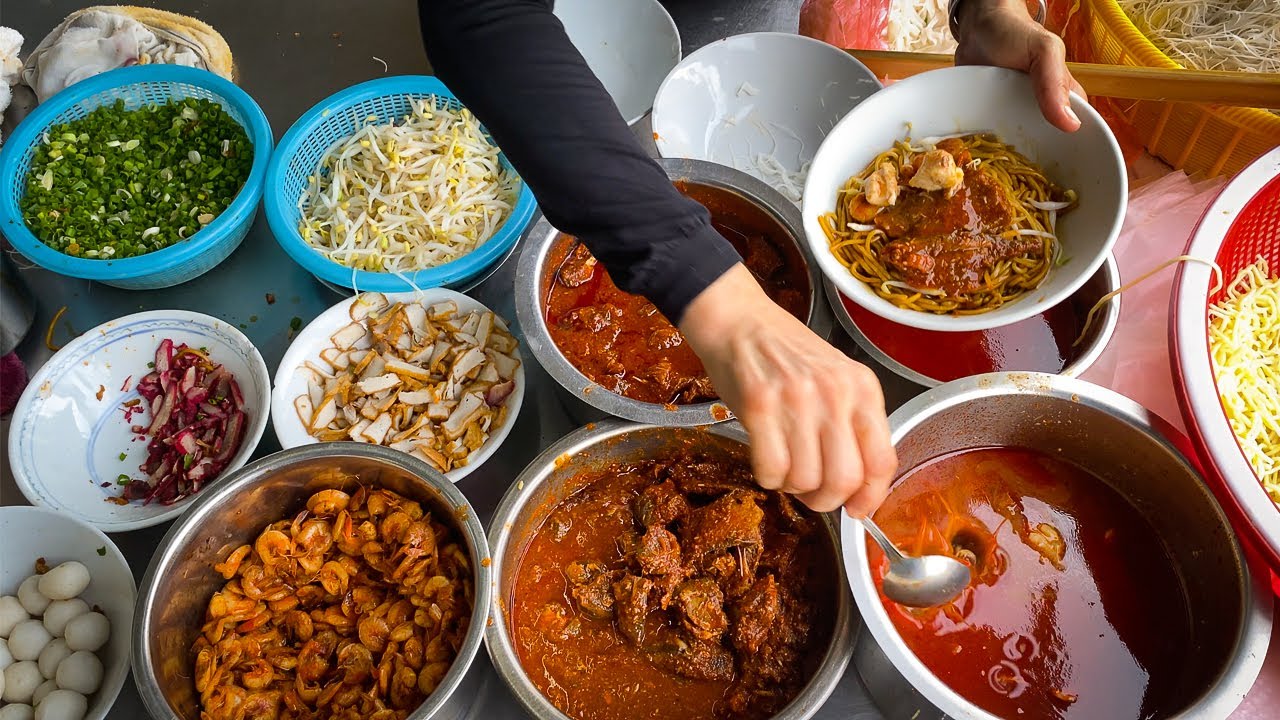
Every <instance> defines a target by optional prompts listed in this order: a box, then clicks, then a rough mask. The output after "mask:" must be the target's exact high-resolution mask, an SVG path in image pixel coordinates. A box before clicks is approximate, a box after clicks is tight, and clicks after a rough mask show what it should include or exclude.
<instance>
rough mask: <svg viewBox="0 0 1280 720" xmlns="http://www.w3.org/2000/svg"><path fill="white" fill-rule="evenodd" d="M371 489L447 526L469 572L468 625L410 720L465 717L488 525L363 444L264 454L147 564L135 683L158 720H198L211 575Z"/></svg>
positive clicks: (431, 478) (401, 459) (453, 494)
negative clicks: (310, 511)
mask: <svg viewBox="0 0 1280 720" xmlns="http://www.w3.org/2000/svg"><path fill="white" fill-rule="evenodd" d="M357 484H359V485H364V486H370V485H376V486H379V487H385V488H387V489H389V490H392V491H395V492H397V493H400V494H401V495H404V496H406V497H409V498H412V499H414V500H417V501H418V502H421V503H422V504H423V505H424V506H426V507H427V508H429V509H430V510H431V511H432V512H433V513H434V515H435V517H436V518H437V519H439V520H441V521H443V522H452V523H453V525H454V527H455V529H457V530H458V531H459V533H460V535H461V536H462V538H463V540H464V542H465V543H466V546H467V550H468V552H469V553H470V556H471V559H472V565H473V567H474V568H475V574H474V576H473V578H472V582H473V583H474V585H475V607H474V608H473V609H472V611H471V626H470V629H469V630H468V631H467V636H466V639H465V640H464V641H463V644H462V648H461V649H460V650H459V652H458V657H457V659H456V660H454V663H453V667H451V668H449V672H448V673H447V674H446V675H445V676H444V679H443V680H442V681H441V682H440V685H439V686H438V687H437V688H436V690H435V692H433V693H431V695H430V696H429V697H428V698H427V699H426V700H425V701H424V702H423V703H422V705H420V706H418V709H417V710H415V711H413V713H412V714H410V715H409V717H410V718H411V720H425V719H426V718H432V719H433V720H458V719H459V718H462V717H463V716H464V715H465V713H466V712H467V711H468V710H469V709H470V706H471V704H472V702H473V701H474V700H475V696H476V693H477V692H478V690H479V687H478V685H479V680H480V678H479V676H478V675H477V674H475V673H470V674H469V673H468V672H467V670H468V669H469V668H470V667H471V663H472V661H473V660H474V659H475V656H476V652H477V651H478V650H479V649H480V643H481V641H482V639H483V634H484V626H485V621H486V620H487V619H488V616H489V599H490V588H491V587H492V582H491V579H490V578H491V576H490V568H489V566H488V565H487V564H485V563H484V559H485V558H487V557H488V556H489V545H488V543H487V542H486V540H485V536H484V526H483V525H481V523H480V520H479V518H477V517H476V513H475V511H474V510H473V509H472V508H471V505H470V504H469V503H468V502H467V499H466V498H464V497H463V496H462V493H461V492H459V491H458V489H457V488H456V487H454V485H453V483H451V482H449V480H448V479H447V478H445V476H444V475H441V474H440V473H439V472H436V471H435V470H433V469H432V468H431V467H430V466H428V465H427V464H426V463H423V462H421V461H420V460H417V459H415V458H413V457H411V456H409V455H406V454H404V453H400V452H396V451H394V450H391V449H389V448H384V447H377V446H373V445H366V444H363V443H349V442H341V443H320V444H317V445H306V446H303V447H299V448H294V449H292V450H285V451H283V452H278V453H275V454H274V455H269V456H267V457H265V458H262V459H261V460H258V461H257V462H255V463H252V464H250V465H246V466H245V467H243V468H241V469H239V470H237V471H236V472H234V473H232V474H231V475H229V476H228V477H226V478H223V479H221V480H219V481H218V482H216V483H214V484H213V485H212V486H210V487H209V488H208V489H206V490H204V491H202V492H201V493H200V494H199V495H198V496H197V497H196V500H195V502H193V503H192V504H191V507H190V508H188V509H187V511H186V513H185V514H183V515H182V516H181V517H180V518H179V519H178V521H177V522H175V523H174V525H173V527H171V528H170V529H169V532H168V533H166V534H165V536H164V539H163V540H161V541H160V546H159V550H157V551H156V554H155V556H154V557H152V558H151V565H150V566H149V567H148V568H147V574H146V576H145V577H144V578H143V580H142V587H141V588H140V592H139V593H138V606H137V609H136V610H135V611H134V641H133V658H132V660H133V662H132V664H133V677H134V679H135V681H136V682H137V684H138V691H139V693H140V694H141V695H142V700H143V702H144V703H145V704H146V706H147V710H148V712H149V713H150V715H151V717H152V718H156V720H178V719H179V718H181V719H182V720H197V719H198V718H199V717H200V710H199V708H198V706H197V702H198V698H197V696H196V692H195V685H194V684H193V682H192V680H191V675H192V667H191V663H192V658H191V653H190V649H191V643H192V642H193V641H194V640H195V637H196V635H197V633H199V632H200V626H201V625H202V624H203V622H204V613H205V608H206V606H207V605H208V603H209V598H210V597H211V596H212V595H213V593H214V592H215V591H216V590H218V589H219V588H221V587H222V585H223V584H224V583H225V582H226V581H225V580H223V578H222V576H221V575H219V574H218V573H216V572H214V571H213V565H214V564H215V563H218V562H220V561H222V559H223V558H225V557H226V556H227V554H228V553H230V552H231V551H232V550H234V549H235V548H236V547H239V546H240V545H243V544H245V543H249V542H252V541H253V539H254V538H255V537H256V536H257V535H258V533H259V532H261V531H262V528H264V527H266V526H267V525H269V524H271V523H272V522H275V521H276V520H280V519H281V518H282V517H290V516H292V514H293V513H295V512H297V510H298V508H299V507H300V506H301V505H302V504H303V503H304V502H305V501H306V499H307V498H308V497H309V496H310V495H311V494H312V493H315V492H317V491H319V490H323V489H326V488H338V489H349V488H352V487H354V486H356V485H357Z"/></svg>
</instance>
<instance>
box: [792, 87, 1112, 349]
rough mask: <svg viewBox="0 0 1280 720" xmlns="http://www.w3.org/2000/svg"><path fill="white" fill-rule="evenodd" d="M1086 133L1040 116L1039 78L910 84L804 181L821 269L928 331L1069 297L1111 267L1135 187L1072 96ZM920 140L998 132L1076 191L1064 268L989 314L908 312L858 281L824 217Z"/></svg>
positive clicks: (1009, 316)
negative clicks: (854, 186)
mask: <svg viewBox="0 0 1280 720" xmlns="http://www.w3.org/2000/svg"><path fill="white" fill-rule="evenodd" d="M1071 108H1072V110H1074V111H1075V113H1076V115H1077V116H1079V118H1080V120H1081V122H1082V123H1083V126H1082V127H1081V128H1080V129H1079V130H1077V131H1076V132H1074V133H1065V132H1062V131H1061V130H1058V129H1057V128H1055V127H1053V126H1052V125H1050V124H1049V123H1048V121H1047V120H1045V119H1044V116H1043V115H1042V114H1041V113H1040V107H1039V105H1037V104H1036V98H1035V92H1034V90H1033V89H1032V86H1031V79H1030V78H1029V77H1028V76H1027V75H1025V74H1024V73H1020V72H1015V71H1013V70H1005V69H1001V68H992V67H950V68H945V69H942V70H933V71H930V72H926V73H921V74H920V75H916V76H914V77H910V78H907V79H906V80H901V81H899V82H896V83H894V84H893V85H890V86H889V87H887V88H885V89H884V90H881V91H880V92H878V93H876V94H875V95H873V96H871V97H870V98H868V99H867V100H866V101H864V102H862V103H860V104H859V105H858V106H857V107H855V108H854V109H853V110H852V111H851V112H850V113H849V114H848V115H846V116H845V118H844V119H843V120H841V121H840V123H839V124H837V125H836V127H835V129H834V130H832V131H831V132H830V133H828V134H827V139H826V140H825V141H824V142H823V143H822V147H821V148H819V149H818V153H817V155H816V156H815V158H814V161H813V166H812V168H810V170H809V179H808V182H807V183H806V184H805V189H804V203H803V206H802V213H803V215H804V231H805V236H806V237H807V238H808V241H809V246H810V247H811V248H812V249H813V254H814V257H816V258H817V259H818V265H819V267H821V268H822V272H823V274H824V275H826V276H827V277H828V278H830V279H831V281H832V282H833V283H835V285H836V287H837V288H839V289H840V292H842V293H844V294H845V295H846V296H848V297H849V299H850V300H853V301H854V302H856V303H858V304H859V305H861V306H862V307H864V308H866V309H868V310H870V311H871V312H873V313H875V314H877V315H879V316H881V317H883V318H885V319H887V320H892V321H893V322H896V323H899V324H902V325H909V326H911V327H917V328H922V329H924V330H942V331H956V332H959V331H966V330H986V329H988V328H994V327H1001V326H1004V325H1009V324H1011V323H1015V322H1018V321H1020V320H1026V319H1027V318H1029V317H1031V316H1033V315H1037V314H1039V313H1042V312H1044V311H1045V310H1047V309H1049V308H1051V307H1053V306H1054V305H1057V304H1058V303H1060V302H1062V301H1063V300H1066V299H1067V298H1068V297H1069V296H1070V295H1071V294H1072V293H1074V292H1075V291H1076V290H1079V289H1080V286H1081V285H1083V284H1085V283H1086V282H1088V280H1089V278H1091V277H1093V274H1094V273H1096V272H1097V271H1098V268H1100V267H1102V263H1103V262H1104V261H1106V259H1107V255H1108V254H1109V253H1110V252H1111V247H1112V246H1113V245H1114V244H1115V242H1116V238H1117V237H1119V235H1120V226H1121V223H1122V222H1123V220H1124V211H1125V207H1126V206H1127V205H1128V200H1129V181H1128V177H1127V175H1126V171H1125V166H1124V158H1123V157H1122V156H1121V154H1120V146H1119V144H1117V143H1116V139H1115V136H1114V135H1112V134H1111V130H1110V129H1109V128H1108V127H1107V124H1106V122H1104V121H1103V120H1102V117H1101V116H1100V115H1098V113H1097V111H1095V110H1094V109H1093V108H1092V107H1091V106H1090V105H1089V103H1088V102H1086V101H1085V100H1084V99H1082V98H1080V97H1079V96H1076V95H1073V96H1072V97H1071ZM908 127H909V128H910V131H909V132H910V135H911V137H913V138H925V137H937V136H945V135H954V134H958V133H971V132H991V133H995V134H996V135H997V136H998V137H999V138H1000V140H1002V141H1003V142H1006V143H1009V144H1011V145H1013V146H1014V147H1015V148H1016V149H1017V150H1018V151H1019V152H1021V153H1022V154H1024V155H1026V156H1027V157H1028V158H1030V159H1031V160H1032V161H1033V162H1035V163H1037V164H1039V165H1040V167H1041V168H1043V169H1044V171H1045V174H1046V175H1047V176H1048V177H1049V179H1050V180H1052V181H1054V182H1055V183H1057V184H1058V185H1060V186H1062V187H1065V188H1072V189H1074V190H1075V191H1076V192H1077V193H1078V194H1079V196H1080V202H1079V206H1078V207H1076V208H1075V209H1073V210H1072V211H1071V212H1069V213H1067V214H1066V215H1064V216H1063V217H1062V218H1061V219H1059V221H1058V239H1059V241H1061V243H1062V246H1063V253H1064V257H1065V262H1064V264H1062V265H1061V266H1059V267H1055V268H1053V269H1052V270H1050V271H1049V276H1048V277H1047V278H1046V279H1045V281H1044V282H1043V283H1042V284H1041V285H1040V287H1039V288H1037V289H1036V290H1035V291H1033V292H1029V293H1026V294H1024V295H1023V296H1022V297H1020V298H1018V299H1017V300H1014V301H1012V302H1008V303H1005V304H1004V305H1002V306H1000V307H998V308H996V309H995V310H991V311H989V312H985V313H982V314H980V315H935V314H933V313H927V312H919V311H915V310H904V309H902V308H899V307H897V306H896V305H894V304H893V303H891V302H889V301H888V300H885V299H883V298H881V297H880V296H878V295H876V294H875V292H874V291H872V290H871V288H869V287H867V285H865V284H864V283H862V282H860V281H858V280H856V279H854V277H853V276H852V275H851V274H849V271H848V269H846V268H845V267H844V266H843V265H841V264H840V262H839V261H838V260H836V257H835V255H833V254H832V252H831V247H830V245H829V244H828V242H827V236H826V234H825V233H823V231H822V226H821V225H819V224H818V217H819V216H821V215H822V214H824V213H828V212H831V211H832V210H834V209H835V202H836V193H837V192H838V191H839V190H840V188H842V187H843V186H844V184H845V183H846V182H847V181H848V180H849V178H850V177H852V176H854V175H857V174H858V173H860V172H862V171H863V169H864V168H866V166H867V164H869V163H870V162H871V161H872V159H874V158H875V156H876V155H878V154H880V153H881V152H883V151H885V150H887V149H889V148H891V147H893V144H894V143H895V142H897V141H899V140H902V139H903V138H904V137H905V136H906V135H907V134H908Z"/></svg>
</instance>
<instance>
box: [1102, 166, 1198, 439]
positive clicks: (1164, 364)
mask: <svg viewBox="0 0 1280 720" xmlns="http://www.w3.org/2000/svg"><path fill="white" fill-rule="evenodd" d="M1221 189H1222V181H1221V180H1209V181H1206V182H1202V183H1192V182H1191V180H1190V179H1188V178H1187V176H1186V175H1185V174H1184V173H1181V172H1175V173H1170V174H1168V175H1166V176H1164V177H1162V178H1160V179H1159V180H1156V181H1155V182H1153V183H1151V184H1149V185H1146V186H1143V187H1142V188H1139V189H1138V190H1134V191H1133V192H1132V193H1130V195H1129V209H1128V212H1127V213H1126V215H1125V220H1124V227H1123V228H1122V229H1121V231H1120V238H1119V239H1118V240H1117V241H1116V246H1115V256H1116V262H1117V263H1118V264H1119V266H1120V280H1121V283H1122V284H1123V283H1125V282H1129V281H1130V280H1133V279H1134V278H1137V277H1138V276H1140V275H1142V274H1143V273H1145V272H1147V271H1149V270H1151V268H1153V267H1155V266H1157V265H1159V264H1160V263H1162V262H1164V261H1166V260H1168V259H1169V258H1172V257H1176V256H1178V255H1180V254H1182V250H1183V248H1185V247H1186V246H1187V241H1188V240H1189V239H1190V237H1191V233H1192V232H1193V231H1194V230H1195V227H1196V223H1197V222H1199V221H1200V216H1201V215H1203V214H1204V211H1205V208H1206V207H1208V206H1209V203H1210V202H1211V201H1212V200H1213V198H1215V197H1217V195H1218V191H1219V190H1221ZM1176 270H1177V269H1176V268H1175V267H1167V268H1165V269H1163V270H1161V271H1160V272H1159V273H1157V274H1156V275H1153V276H1152V277H1150V278H1148V279H1147V280H1145V281H1143V282H1142V283H1140V284H1138V285H1136V286H1134V287H1132V288H1129V289H1128V290H1126V291H1124V292H1123V293H1122V294H1121V295H1120V322H1119V324H1118V325H1117V327H1116V332H1115V335H1113V336H1112V338H1111V342H1110V343H1109V344H1108V345H1107V349H1106V350H1104V351H1103V353H1102V355H1101V356H1100V357H1099V358H1098V360H1097V362H1095V363H1094V364H1093V367H1091V368H1089V369H1088V370H1087V371H1086V372H1085V373H1084V374H1083V375H1081V377H1082V378H1083V379H1085V380H1088V381H1089V382H1092V383H1095V384H1098V385H1102V386H1104V387H1108V388H1111V389H1112V390H1115V391H1116V392H1118V393H1120V394H1121V395H1125V396H1126V397H1129V398H1130V399H1132V400H1134V401H1136V402H1138V403H1139V404H1140V405H1142V406H1143V407H1146V408H1147V409H1148V410H1150V411H1152V412H1154V413H1155V414H1157V415H1159V416H1160V417H1162V418H1164V419H1165V420H1168V421H1169V422H1170V423H1172V424H1173V425H1174V426H1175V427H1177V428H1178V429H1179V430H1181V431H1183V432H1186V426H1185V424H1184V423H1183V421H1182V412H1181V411H1180V410H1179V409H1178V400H1177V398H1176V397H1175V396H1174V391H1173V382H1174V381H1173V371H1172V370H1171V369H1170V366H1169V304H1170V303H1171V302H1172V300H1171V292H1172V289H1173V277H1174V274H1175V273H1176Z"/></svg>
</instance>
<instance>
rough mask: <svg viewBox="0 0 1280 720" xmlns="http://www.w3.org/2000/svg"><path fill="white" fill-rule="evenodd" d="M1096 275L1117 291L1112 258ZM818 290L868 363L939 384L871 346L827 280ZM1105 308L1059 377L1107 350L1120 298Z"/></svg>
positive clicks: (913, 379)
mask: <svg viewBox="0 0 1280 720" xmlns="http://www.w3.org/2000/svg"><path fill="white" fill-rule="evenodd" d="M1099 272H1101V273H1105V278H1106V285H1107V292H1111V291H1113V290H1116V289H1117V288H1119V287H1120V266H1119V264H1118V263H1116V259H1115V256H1113V255H1108V256H1107V260H1106V262H1105V263H1103V264H1102V268H1101V269H1100V270H1099ZM822 286H823V288H824V289H825V291H826V296H827V302H828V303H829V304H830V305H831V312H832V313H833V314H834V315H835V317H836V320H838V321H839V322H840V327H842V328H844V331H845V333H847V334H848V335H849V337H850V338H853V341H854V342H855V343H857V344H858V347H859V348H862V351H863V352H865V353H866V354H867V355H869V356H871V359H873V360H875V361H876V362H877V363H879V364H880V365H883V366H884V367H886V368H888V369H889V370H892V371H893V372H894V373H896V374H897V375H899V376H901V377H903V378H906V379H907V380H910V381H911V382H913V383H915V384H917V385H921V386H923V387H927V388H932V387H938V386H939V385H941V384H942V381H940V380H935V379H933V378H931V377H929V376H928V375H925V374H924V373H920V372H916V371H915V370H912V369H911V368H909V367H907V366H906V365H903V364H902V363H900V362H898V361H897V360H895V359H893V358H892V357H890V356H889V355H888V354H887V353H885V352H884V351H883V350H881V349H880V348H879V346H877V345H876V344H875V343H873V342H871V338H869V337H867V336H866V334H865V333H863V332H862V330H861V328H859V327H858V325H857V323H855V322H854V321H853V317H852V316H851V315H849V310H848V309H847V308H845V306H844V303H843V302H841V300H840V290H839V289H838V288H837V287H836V286H835V283H833V282H831V280H830V279H828V278H823V280H822ZM1105 307H1106V309H1105V310H1104V311H1103V313H1102V316H1101V318H1100V320H1099V322H1100V323H1101V324H1100V325H1099V326H1098V327H1099V331H1098V334H1097V335H1095V336H1094V338H1093V341H1092V342H1090V343H1089V345H1088V346H1087V347H1086V348H1085V351H1084V352H1083V353H1081V354H1080V356H1079V357H1077V358H1076V359H1075V360H1073V361H1071V363H1069V364H1068V365H1067V366H1066V367H1065V368H1063V369H1062V372H1060V373H1058V374H1059V375H1063V376H1065V377H1079V376H1080V375H1082V374H1084V372H1085V371H1086V370H1088V369H1089V368H1090V367H1092V366H1093V364H1094V363H1095V362H1097V360H1098V358H1099V357H1101V356H1102V353H1103V351H1105V350H1106V349H1107V345H1108V344H1110V343H1111V337H1112V336H1113V335H1114V334H1115V331H1116V326H1117V325H1119V324H1120V296H1119V295H1116V296H1115V297H1113V298H1111V299H1110V300H1108V301H1107V304H1106V306H1105Z"/></svg>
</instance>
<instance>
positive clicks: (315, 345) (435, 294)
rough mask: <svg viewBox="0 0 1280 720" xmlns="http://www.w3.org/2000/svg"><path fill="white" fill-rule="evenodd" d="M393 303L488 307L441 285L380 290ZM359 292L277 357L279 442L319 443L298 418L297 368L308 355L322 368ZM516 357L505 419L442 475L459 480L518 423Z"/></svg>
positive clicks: (521, 383)
mask: <svg viewBox="0 0 1280 720" xmlns="http://www.w3.org/2000/svg"><path fill="white" fill-rule="evenodd" d="M382 294H383V295H385V296H386V298H387V299H388V300H390V301H391V302H393V303H394V302H421V303H423V304H425V305H434V304H435V303H438V302H443V301H446V300H452V301H454V302H455V303H457V305H458V312H460V313H468V312H471V311H473V310H482V311H489V312H492V310H490V309H489V308H488V307H485V306H484V305H483V304H481V303H480V302H479V301H477V300H475V299H473V298H471V297H469V296H467V295H463V294H462V293H459V292H454V291H453V290H446V289H444V288H431V289H429V290H423V291H421V292H403V293H382ZM358 297H359V296H356V297H352V298H348V299H346V300H343V301H342V302H340V303H338V304H337V305H334V306H333V307H331V308H329V309H328V310H325V311H324V312H323V313H321V314H320V316H319V317H317V318H316V319H315V320H312V321H311V324H310V325H307V326H306V327H305V328H303V329H302V332H300V333H298V337H297V338H295V339H294V341H293V344H292V345H290V346H289V349H288V350H287V351H285V354H284V358H282V359H281V360H280V367H279V368H278V369H277V370H276V377H275V388H274V389H273V390H272V391H271V410H272V414H273V416H274V418H275V419H274V422H273V424H272V426H273V427H274V428H275V430H276V438H277V439H278V440H279V441H280V447H281V448H284V449H285V450H288V449H289V448H295V447H298V446H300V445H310V444H312V443H318V442H320V441H319V440H317V439H316V438H314V437H312V435H311V433H309V432H307V428H306V426H304V425H303V424H302V420H301V418H299V417H298V411H297V410H296V409H294V407H293V401H294V400H296V399H297V398H299V397H301V396H302V395H305V394H306V393H307V380H306V377H305V376H304V375H303V374H302V373H300V372H298V369H299V368H301V367H303V364H304V363H306V361H308V360H310V361H311V362H313V363H315V364H316V365H318V366H320V367H325V362H324V361H323V360H321V359H320V352H321V351H322V350H324V349H326V348H330V347H333V341H332V340H331V339H330V336H331V335H333V333H335V332H337V331H338V330H339V329H341V328H343V327H345V326H346V325H349V324H350V323H351V304H352V303H354V302H355V301H356V299H357V298H358ZM494 316H495V317H498V318H501V319H502V322H503V323H505V324H506V325H507V328H508V330H510V329H511V323H509V322H508V321H507V320H506V318H502V316H501V315H498V314H497V313H494ZM513 354H514V355H515V357H516V359H517V360H519V361H520V367H519V369H517V370H516V376H515V382H516V387H515V390H513V391H512V392H511V395H510V396H509V397H508V398H507V420H506V422H504V423H502V425H501V426H500V427H499V428H498V429H497V431H496V432H493V433H491V434H490V435H489V439H488V440H486V441H485V443H484V444H483V445H481V446H480V449H479V450H477V451H475V452H474V453H472V454H471V457H470V459H469V461H468V462H467V464H466V465H463V466H462V467H460V468H454V469H453V470H450V471H449V472H447V473H445V477H447V478H449V479H450V480H452V481H453V482H455V483H456V482H458V481H459V480H461V479H462V478H464V477H466V476H467V475H470V474H471V472H472V471H473V470H475V469H476V468H478V467H480V465H481V464H483V463H484V461H485V460H488V459H489V457H490V456H491V455H493V453H494V452H495V451H496V450H497V449H498V447H499V446H500V445H502V442H503V441H504V440H506V439H507V436H508V435H510V434H511V428H512V426H514V425H515V423H516V418H517V417H518V416H519V415H520V406H521V405H522V404H523V402H524V388H525V380H524V377H525V376H524V358H523V357H522V356H521V353H520V349H519V348H518V347H517V348H516V351H515V353H513Z"/></svg>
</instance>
